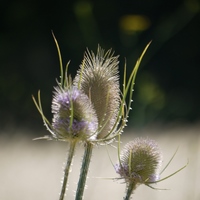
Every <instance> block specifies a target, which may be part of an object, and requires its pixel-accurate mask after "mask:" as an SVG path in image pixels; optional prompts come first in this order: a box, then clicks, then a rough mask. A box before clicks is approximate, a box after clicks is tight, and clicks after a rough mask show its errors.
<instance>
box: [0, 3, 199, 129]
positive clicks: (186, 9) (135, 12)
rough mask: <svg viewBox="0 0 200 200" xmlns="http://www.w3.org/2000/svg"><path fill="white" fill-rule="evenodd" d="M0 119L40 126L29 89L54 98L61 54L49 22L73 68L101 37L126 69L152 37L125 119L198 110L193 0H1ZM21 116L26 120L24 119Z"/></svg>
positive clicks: (187, 117)
mask: <svg viewBox="0 0 200 200" xmlns="http://www.w3.org/2000/svg"><path fill="white" fill-rule="evenodd" d="M0 4H1V5H0V24H1V27H0V62H1V63H0V94H1V96H0V97H1V98H0V121H1V122H0V125H1V127H3V126H5V125H7V124H9V122H10V121H14V122H16V123H18V124H21V125H23V126H24V125H25V126H31V127H36V126H37V125H39V127H40V126H41V122H40V117H39V115H38V113H37V110H36V108H35V106H34V104H33V102H32V99H31V94H36V93H37V90H38V89H40V90H41V95H42V99H43V102H42V103H43V105H44V108H43V109H44V112H45V113H46V114H47V115H50V116H51V114H50V113H48V111H49V110H50V109H49V107H50V105H51V100H52V89H53V86H55V85H56V81H55V78H56V77H57V78H58V76H59V62H58V57H57V52H56V47H55V44H54V40H53V37H52V35H51V30H53V32H54V34H55V36H56V38H57V40H58V41H59V45H60V48H61V52H62V57H63V61H64V64H65V63H67V62H68V61H69V60H71V63H70V65H69V72H70V73H71V74H72V76H74V75H75V71H76V70H77V69H78V67H79V65H80V62H81V60H82V58H83V51H84V50H85V49H86V47H88V48H89V49H93V50H94V51H95V50H96V49H97V45H98V44H100V45H101V46H102V47H103V48H105V49H109V48H113V49H114V50H115V52H116V54H119V55H120V61H121V63H120V69H121V71H123V66H124V62H125V59H124V58H125V57H126V60H127V67H128V73H130V71H131V70H132V67H133V66H134V64H135V61H136V59H137V58H138V57H139V55H140V53H141V52H142V50H143V48H144V47H145V45H146V44H147V43H148V42H149V41H150V40H153V42H152V44H151V46H150V48H149V50H148V52H147V54H146V55H145V57H144V60H143V63H142V66H141V68H140V70H139V73H138V77H137V79H136V87H135V94H134V103H133V106H132V107H133V111H132V113H131V116H130V121H131V122H132V123H129V126H130V124H132V125H134V126H142V125H144V124H146V123H150V122H156V121H162V122H168V121H171V120H178V121H186V122H191V121H196V120H199V118H200V116H199V113H200V108H199V102H200V93H199V87H200V79H199V76H200V67H199V64H200V55H199V54H200V51H199V47H200V37H199V35H200V26H199V24H200V14H199V9H200V2H199V1H198V0H176V1H172V0H163V1H158V0H152V1H145V0H135V1H131V0H125V1H122V0H118V1H115V0H110V1H106V0H101V1H100V0H94V1H89V0H88V1H87V0H85V1H83V0H76V1H53V2H48V3H47V2H43V1H24V0H21V1H4V2H1V3H0ZM25 122H26V123H25Z"/></svg>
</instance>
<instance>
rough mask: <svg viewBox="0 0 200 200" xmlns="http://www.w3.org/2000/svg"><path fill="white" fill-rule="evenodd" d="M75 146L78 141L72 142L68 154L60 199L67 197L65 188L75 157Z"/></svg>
mask: <svg viewBox="0 0 200 200" xmlns="http://www.w3.org/2000/svg"><path fill="white" fill-rule="evenodd" d="M75 146H76V141H72V142H70V148H69V154H68V158H67V163H66V166H65V169H64V177H63V184H62V189H61V193H60V198H59V200H63V199H64V197H65V190H66V186H67V180H68V175H69V170H70V166H71V163H72V159H73V156H74V152H75Z"/></svg>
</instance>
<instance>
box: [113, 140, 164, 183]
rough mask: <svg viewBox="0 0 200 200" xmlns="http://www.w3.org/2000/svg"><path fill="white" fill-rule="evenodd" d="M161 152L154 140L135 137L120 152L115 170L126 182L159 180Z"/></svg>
mask: <svg viewBox="0 0 200 200" xmlns="http://www.w3.org/2000/svg"><path fill="white" fill-rule="evenodd" d="M160 165H161V152H160V150H159V148H158V145H157V143H156V142H155V141H154V140H150V139H142V138H136V139H135V140H133V141H131V142H129V143H127V144H126V145H125V147H124V148H123V150H122V152H121V154H120V163H119V164H118V165H116V172H117V173H118V174H120V176H121V178H123V179H124V180H125V182H126V183H128V184H129V183H134V185H135V186H137V185H138V184H146V185H147V184H148V183H152V182H156V181H158V180H159V173H158V169H159V167H160Z"/></svg>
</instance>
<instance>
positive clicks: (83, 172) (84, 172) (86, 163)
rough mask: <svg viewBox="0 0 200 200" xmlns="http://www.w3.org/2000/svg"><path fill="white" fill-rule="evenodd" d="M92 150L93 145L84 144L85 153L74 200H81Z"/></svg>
mask: <svg viewBox="0 0 200 200" xmlns="http://www.w3.org/2000/svg"><path fill="white" fill-rule="evenodd" d="M92 149H93V144H91V143H89V142H87V143H86V144H85V153H84V157H83V161H82V167H81V171H80V177H79V182H78V187H77V190H76V198H75V200H82V198H83V192H84V189H85V183H86V178H87V173H88V169H89V164H90V160H91V156H92Z"/></svg>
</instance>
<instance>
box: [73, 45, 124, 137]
mask: <svg viewBox="0 0 200 200" xmlns="http://www.w3.org/2000/svg"><path fill="white" fill-rule="evenodd" d="M118 63H119V62H118V56H113V53H112V52H111V50H109V51H107V52H106V53H104V50H103V49H101V47H98V49H97V54H96V55H95V54H94V53H93V52H91V53H90V52H89V51H87V52H86V53H85V56H84V60H83V62H82V64H81V66H80V70H79V71H78V74H77V76H76V77H75V80H74V85H75V86H76V87H79V88H80V89H81V90H82V91H83V92H84V93H85V94H86V95H88V97H89V98H90V99H91V102H92V104H93V106H94V109H95V111H96V114H97V118H98V125H99V127H98V135H97V138H98V139H102V138H106V137H107V136H110V135H112V134H113V133H115V131H116V129H117V117H118V115H119V108H120V86H119V74H118Z"/></svg>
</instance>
